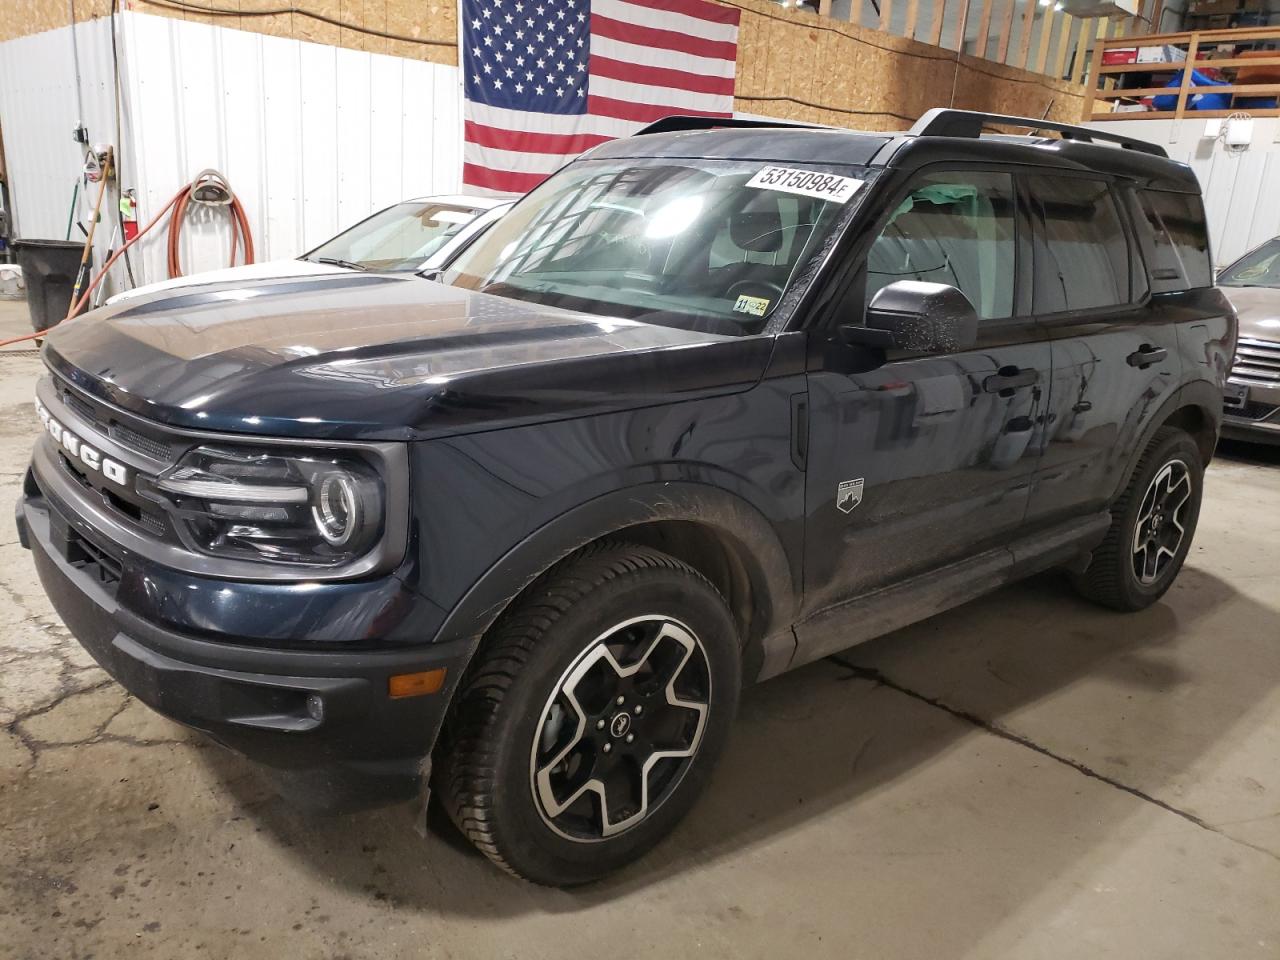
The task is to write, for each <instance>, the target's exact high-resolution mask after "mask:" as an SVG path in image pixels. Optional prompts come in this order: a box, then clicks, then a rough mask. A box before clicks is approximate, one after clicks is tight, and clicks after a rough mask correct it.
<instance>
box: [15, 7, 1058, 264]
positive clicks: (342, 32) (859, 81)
mask: <svg viewBox="0 0 1280 960" xmlns="http://www.w3.org/2000/svg"><path fill="white" fill-rule="evenodd" d="M8 2H11V3H16V4H18V5H19V6H20V7H21V8H23V10H25V11H26V13H25V14H24V15H22V16H20V17H17V18H13V19H7V20H6V23H5V24H4V25H2V26H0V36H4V35H13V34H21V33H27V34H29V35H27V36H16V37H15V38H14V39H10V40H7V41H5V42H0V128H3V130H4V136H5V142H6V147H7V149H8V153H9V161H10V175H11V180H12V195H13V199H14V206H15V221H16V228H17V230H18V235H19V236H24V237H28V238H35V237H55V238H56V237H62V236H64V233H65V229H66V223H67V211H68V208H69V205H70V201H71V191H72V187H73V185H74V183H75V180H76V176H77V172H78V170H79V168H80V156H81V154H80V147H79V145H78V144H76V143H74V142H73V141H72V140H71V136H70V133H71V130H72V129H73V128H74V126H75V124H76V117H75V112H76V109H75V96H74V89H75V80H74V69H73V60H72V56H71V41H70V37H71V33H72V30H71V28H70V27H67V26H62V27H58V28H56V29H45V30H43V31H42V32H39V33H31V32H30V31H31V30H32V29H34V28H39V27H44V26H45V25H46V24H50V23H56V22H58V20H59V18H61V21H62V22H63V23H66V20H67V6H66V3H65V2H64V0H8ZM184 2H185V3H186V6H187V7H190V6H191V5H192V4H193V3H194V4H196V5H197V6H200V5H203V6H204V7H206V8H211V7H217V8H219V9H226V10H229V9H237V10H240V11H242V14H237V15H234V16H212V15H210V14H208V13H199V12H195V11H193V10H190V9H183V10H176V9H175V8H174V7H173V6H172V2H171V0H165V3H166V4H169V5H161V4H160V3H159V2H153V3H148V2H146V0H127V3H126V6H127V8H128V9H127V10H126V11H125V12H122V13H120V14H118V15H117V17H116V18H115V19H116V23H117V25H118V27H117V43H118V47H119V56H120V63H121V69H122V86H123V96H122V120H121V122H122V125H123V138H122V139H123V143H124V145H125V156H124V169H123V173H124V177H123V183H124V185H125V186H132V187H135V188H136V189H137V191H138V195H139V218H140V219H141V220H142V221H143V222H145V221H146V220H147V219H149V217H150V216H151V215H152V214H153V213H154V212H155V211H156V210H159V209H160V208H161V207H162V206H163V205H164V203H165V202H167V201H168V199H169V198H170V197H171V196H172V195H173V193H174V192H175V191H176V190H177V188H178V187H179V186H180V185H181V184H183V183H186V182H188V181H189V180H190V179H191V178H192V177H193V176H195V175H196V174H197V173H199V172H200V171H201V170H203V169H205V168H207V167H213V168H216V169H218V170H219V171H221V172H222V173H223V174H225V175H226V176H227V177H228V179H229V180H230V182H231V184H232V186H233V188H234V189H235V191H236V192H237V194H238V195H239V196H240V198H241V200H242V202H243V203H244V205H245V209H246V213H247V215H248V218H249V221H250V224H251V226H252V229H253V232H254V240H255V244H256V248H257V249H256V252H257V259H259V260H266V259H276V258H282V257H293V256H297V255H298V254H300V253H302V252H305V251H306V250H307V249H309V248H310V247H312V246H314V245H316V244H317V243H319V242H321V241H322V240H324V239H326V238H327V237H329V236H331V235H332V234H333V233H335V232H336V231H337V230H339V229H341V228H343V227H346V226H349V225H350V224H351V223H353V222H355V221H356V220H359V219H360V218H362V217H364V216H366V215H368V214H369V213H370V212H372V211H373V210H376V209H378V208H379V207H380V206H384V205H386V204H388V203H391V202H394V201H395V200H398V199H401V198H403V197H406V196H412V195H417V194H423V193H446V192H453V191H455V190H457V189H458V186H459V183H460V179H461V145H462V121H461V116H460V108H461V103H460V78H459V73H458V68H457V67H456V66H454V65H453V64H454V62H455V61H456V55H457V51H456V47H455V46H453V43H454V41H455V39H456V34H455V33H454V31H456V28H457V16H456V4H453V3H448V2H443V0H432V2H427V3H422V2H420V0H377V2H370V3H366V4H364V5H363V6H361V5H360V4H356V3H352V2H346V0H340V2H336V3H334V2H322V0H295V2H294V3H293V4H292V8H293V9H295V10H298V11H301V10H312V11H313V12H316V13H320V14H322V15H323V16H327V17H331V18H333V19H340V20H342V21H343V22H344V23H349V24H353V25H356V26H360V27H362V28H363V29H364V30H365V31H368V30H372V31H374V32H382V33H390V34H395V35H397V36H401V37H414V38H420V39H419V40H417V41H416V42H411V41H409V40H395V39H390V38H388V37H377V36H372V35H370V34H369V33H368V32H361V31H359V30H355V29H347V28H343V27H339V26H335V25H333V24H329V23H324V22H322V21H320V20H317V19H315V18H313V17H308V16H304V15H303V14H302V13H297V12H295V13H286V14H275V15H271V16H253V15H251V12H252V11H253V10H254V9H258V10H263V9H268V8H270V9H280V6H279V5H278V4H270V3H267V2H266V0H263V2H259V0H217V2H216V3H215V2H214V0H184ZM733 5H734V6H736V7H738V8H739V9H741V11H742V19H741V28H740V32H739V45H738V64H737V78H736V83H737V98H736V101H735V105H736V107H737V109H738V111H739V112H741V113H744V114H749V115H752V116H770V117H779V118H783V119H791V120H801V121H808V122H820V123H829V124H832V125H836V126H845V127H856V128H862V129H902V128H903V127H905V126H907V125H909V124H910V123H911V122H912V121H914V120H915V119H916V118H917V117H918V116H919V115H920V114H921V113H923V112H924V111H925V110H927V109H928V108H930V107H934V106H946V105H953V106H957V107H964V108H970V109H983V110H991V111H996V112H1004V113H1015V114H1020V115H1026V116H1036V117H1040V116H1046V115H1047V116H1049V117H1050V118H1053V119H1062V120H1068V121H1076V120H1078V119H1079V118H1080V115H1081V111H1082V109H1083V102H1084V95H1083V94H1084V91H1083V88H1082V87H1081V86H1080V85H1078V84H1071V83H1067V82H1063V81H1058V80H1055V79H1052V78H1050V77H1047V76H1045V75H1043V74H1037V73H1032V72H1030V71H1025V70H1020V69H1016V68H1013V67H1008V66H1005V65H1003V64H998V63H995V62H992V61H989V60H984V59H980V58H977V57H972V56H968V55H964V54H960V53H957V52H956V51H954V50H947V49H943V48H942V47H936V46H930V45H929V44H925V43H920V42H918V41H913V40H906V39H903V38H901V37H895V36H891V35H889V34H886V33H882V32H879V31H877V30H870V29H865V28H862V27H859V26H855V25H853V24H848V23H839V22H836V21H832V20H830V19H827V18H818V17H816V16H813V15H812V14H808V13H799V12H797V11H795V10H789V11H788V10H783V9H782V8H780V7H779V6H778V5H777V4H775V3H770V2H767V0H734V3H733ZM414 10H418V11H420V12H421V15H420V16H418V17H416V18H415V17H414V16H413V15H412V12H413V11H414ZM142 11H146V12H142ZM109 12H110V4H109V2H108V0H77V6H76V16H77V18H78V19H84V20H85V21H86V22H82V23H80V25H79V26H78V27H77V28H76V37H77V42H78V44H79V46H80V61H81V81H82V82H81V85H82V89H83V90H84V100H85V105H84V122H85V123H86V125H87V126H88V127H89V133H90V138H91V140H92V141H93V142H115V140H116V137H115V135H114V103H113V101H112V98H111V89H112V61H111V56H110V52H111V49H110V39H111V30H110V23H111V20H110V18H109V17H107V16H106V14H108V13H109ZM90 17H93V18H95V19H88V18H90ZM443 37H449V40H448V41H444V40H443V39H441V38H443ZM441 44H445V45H441ZM91 199H92V196H91V195H90V197H89V198H88V200H86V199H85V198H83V197H82V198H81V201H80V211H79V213H78V217H79V218H80V219H82V220H86V222H87V217H88V205H89V203H90V202H91ZM225 223H226V220H225V215H224V214H221V213H220V212H216V211H209V210H205V209H201V208H196V214H195V215H194V216H193V217H192V218H191V219H190V220H189V222H188V223H187V225H186V227H185V228H184V234H183V251H182V256H183V267H184V269H185V270H186V271H187V272H192V271H194V270H199V269H209V268H212V267H217V266H222V265H224V264H225V262H226V259H227V254H228V252H229V233H228V231H227V229H226V226H225ZM110 232H111V231H110V230H109V229H106V230H104V231H103V233H104V236H102V237H101V238H100V245H101V247H102V248H105V246H106V243H107V242H108V239H109V237H110ZM160 239H161V240H162V238H160ZM135 249H136V250H139V251H140V256H139V258H137V259H136V260H135V267H139V263H138V261H139V260H140V261H141V263H140V268H139V269H136V270H135V273H136V274H140V275H139V276H138V277H137V279H138V280H139V281H140V282H141V281H142V280H154V279H159V278H162V277H163V276H164V275H165V251H164V243H163V242H154V241H151V242H144V243H142V244H139V246H138V247H136V248H135ZM98 262H99V263H100V262H101V257H99V259H98ZM113 279H114V278H113Z"/></svg>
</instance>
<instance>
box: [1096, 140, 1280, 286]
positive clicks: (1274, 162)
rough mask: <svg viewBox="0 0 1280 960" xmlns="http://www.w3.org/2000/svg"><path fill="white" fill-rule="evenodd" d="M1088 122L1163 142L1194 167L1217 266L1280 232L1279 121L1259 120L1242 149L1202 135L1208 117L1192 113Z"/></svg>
mask: <svg viewBox="0 0 1280 960" xmlns="http://www.w3.org/2000/svg"><path fill="white" fill-rule="evenodd" d="M1086 126H1089V127H1093V128H1094V129H1096V130H1102V131H1104V132H1106V133H1119V134H1123V135H1124V136H1126V137H1137V138H1138V139H1139V140H1147V141H1149V142H1151V143H1155V144H1159V145H1160V146H1162V147H1164V149H1165V150H1166V151H1167V152H1168V154H1169V156H1170V157H1172V158H1173V159H1174V160H1181V161H1182V162H1183V163H1186V164H1189V165H1190V166H1191V169H1192V170H1194V171H1195V174H1196V179H1198V180H1199V181H1200V188H1201V190H1202V191H1203V192H1204V208H1205V215H1206V217H1207V219H1208V221H1209V242H1210V244H1211V246H1212V248H1213V263H1214V266H1216V267H1225V266H1226V265H1227V264H1229V263H1231V262H1232V261H1233V260H1236V259H1238V258H1239V257H1240V256H1241V255H1242V254H1245V253H1248V252H1249V251H1250V250H1252V249H1253V248H1254V247H1256V246H1257V245H1258V244H1260V243H1262V242H1263V241H1264V240H1270V239H1271V238H1272V237H1274V236H1278V235H1280V191H1277V190H1276V188H1275V186H1274V185H1275V184H1280V119H1277V118H1267V117H1257V118H1255V119H1254V121H1253V140H1252V142H1251V143H1250V144H1249V146H1247V147H1245V148H1244V149H1241V150H1229V149H1227V147H1226V146H1225V145H1224V144H1223V143H1222V141H1221V140H1220V139H1213V138H1210V137H1206V136H1204V133H1205V121H1204V120H1195V119H1193V118H1190V117H1189V118H1187V119H1185V120H1181V121H1178V120H1121V121H1115V120H1108V121H1105V122H1101V123H1090V124H1086ZM1228 224H1229V225H1230V227H1228Z"/></svg>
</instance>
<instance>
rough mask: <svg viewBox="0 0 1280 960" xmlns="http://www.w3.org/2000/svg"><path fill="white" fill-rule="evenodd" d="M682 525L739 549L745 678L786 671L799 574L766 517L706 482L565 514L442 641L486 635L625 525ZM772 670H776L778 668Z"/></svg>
mask: <svg viewBox="0 0 1280 960" xmlns="http://www.w3.org/2000/svg"><path fill="white" fill-rule="evenodd" d="M660 520H684V521H689V522H692V523H696V524H699V525H701V526H703V527H707V528H710V529H711V530H712V531H713V532H715V533H716V534H717V535H718V536H719V537H721V538H723V539H724V540H726V541H727V542H728V543H729V544H730V545H731V546H732V548H733V549H734V552H735V555H736V558H737V559H738V560H739V561H740V562H741V563H742V565H743V566H744V567H745V569H746V573H747V577H748V579H749V581H750V585H751V595H752V600H753V610H752V612H751V613H752V616H751V623H752V630H751V631H750V635H749V636H746V637H743V643H744V650H743V658H744V664H743V665H744V673H743V675H744V677H752V678H754V677H756V676H759V675H760V674H762V673H764V672H768V673H769V674H770V675H772V673H777V672H781V670H782V669H785V666H786V663H787V662H788V661H789V660H790V658H791V654H792V653H793V652H794V646H795V637H794V635H793V634H792V632H791V625H792V623H793V622H794V620H795V614H796V611H797V609H798V605H799V596H800V589H799V583H798V580H797V578H798V576H799V570H798V569H793V567H792V564H791V562H790V561H789V560H788V558H787V554H786V551H785V549H784V548H783V545H782V541H781V539H780V538H779V537H778V535H777V533H776V532H775V530H774V529H773V526H772V525H771V524H770V522H769V521H768V520H767V519H766V518H765V516H764V515H763V514H762V513H761V512H760V511H759V510H758V509H757V508H756V507H754V506H752V505H751V504H750V503H749V502H748V501H746V500H744V499H743V498H741V497H739V496H737V495H735V494H733V493H729V492H728V491H726V490H724V489H722V488H719V487H714V486H710V485H708V484H703V483H696V482H687V481H674V482H656V483H646V484H642V485H638V486H632V487H627V488H624V489H621V490H615V491H612V492H610V493H606V494H603V495H601V496H599V497H596V498H594V499H592V500H589V501H587V502H586V503H583V504H581V505H580V506H577V507H574V508H573V509H571V510H569V511H567V512H565V513H562V514H560V515H559V516H558V517H556V519H554V520H552V521H550V522H549V523H547V524H545V525H544V526H542V527H540V528H539V529H538V530H536V531H534V532H533V533H532V534H530V535H529V536H528V537H526V538H525V539H524V540H522V541H521V542H520V543H518V544H517V545H516V546H514V547H512V548H511V549H510V550H509V551H508V552H507V553H506V554H505V555H504V556H502V557H501V558H500V559H499V560H498V561H497V562H495V563H494V564H493V565H492V566H491V567H489V569H488V570H486V571H485V573H484V574H482V575H481V576H480V578H479V579H478V580H477V581H476V582H475V583H474V584H472V585H471V587H470V588H469V589H468V590H467V592H466V593H465V594H464V595H463V597H462V599H461V600H460V601H458V603H457V604H456V605H455V606H454V608H453V609H452V610H451V611H450V612H449V614H448V616H447V617H446V618H445V621H444V623H443V624H442V625H441V626H440V629H439V631H438V632H437V634H436V638H435V641H436V642H437V643H441V642H446V641H455V640H460V639H464V638H466V639H470V641H471V643H470V648H469V650H468V653H467V659H468V660H470V658H471V657H473V656H474V655H475V652H476V650H477V649H478V648H479V645H480V641H481V639H482V638H483V636H484V634H485V633H486V632H487V631H488V630H489V628H490V627H491V626H492V625H493V624H494V622H495V621H496V620H497V619H498V617H499V616H500V615H501V614H502V612H503V611H504V610H506V608H507V607H508V606H509V605H510V603H511V602H512V601H513V600H515V599H516V598H517V597H518V596H519V595H520V594H521V593H522V592H523V591H524V590H525V588H526V587H528V585H529V584H530V583H532V582H533V581H534V580H535V579H537V578H538V577H539V576H540V575H542V574H543V573H545V572H546V571H547V570H549V569H550V568H551V567H553V566H554V565H555V564H557V563H559V562H560V561H561V560H563V559H564V558H565V557H567V556H568V555H569V554H571V553H573V551H575V550H577V549H579V548H580V547H583V546H585V545H586V544H588V543H592V542H593V541H596V540H599V539H601V538H602V537H607V536H610V535H613V534H620V535H623V536H624V537H625V531H626V529H627V528H628V527H634V526H638V525H640V524H644V523H651V522H654V521H660ZM775 664H778V665H777V666H775Z"/></svg>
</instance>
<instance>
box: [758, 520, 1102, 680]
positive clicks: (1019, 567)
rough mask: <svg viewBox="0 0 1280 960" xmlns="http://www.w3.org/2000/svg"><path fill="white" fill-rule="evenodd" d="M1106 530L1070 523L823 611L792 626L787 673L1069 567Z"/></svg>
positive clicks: (1086, 522) (1094, 524) (1090, 524)
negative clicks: (792, 651)
mask: <svg viewBox="0 0 1280 960" xmlns="http://www.w3.org/2000/svg"><path fill="white" fill-rule="evenodd" d="M1110 526H1111V514H1110V513H1109V512H1105V511H1104V512H1102V513H1097V514H1093V515H1092V516H1089V517H1086V518H1084V519H1083V520H1072V521H1070V522H1068V523H1063V524H1059V525H1057V526H1054V527H1050V528H1049V529H1047V530H1042V531H1040V532H1038V533H1035V534H1033V535H1031V536H1027V537H1023V538H1022V539H1019V540H1015V541H1013V542H1012V543H1008V544H1006V545H1004V546H1002V547H996V548H994V549H992V550H988V551H986V552H984V553H980V554H978V555H977V556H974V557H969V558H966V559H964V560H957V561H956V562H955V563H951V564H948V565H947V566H945V567H941V568H938V569H934V570H929V571H927V572H925V573H922V574H918V575H917V576H915V577H912V578H911V579H910V580H906V581H903V582H902V583H898V584H894V585H893V586H891V587H885V588H883V589H881V590H877V591H876V592H874V593H868V594H864V595H863V596H861V597H855V598H853V599H852V600H846V601H845V602H844V603H841V604H838V605H836V606H834V607H829V608H827V609H826V610H823V611H821V612H819V613H816V614H814V615H813V616H811V617H809V618H808V619H806V620H803V621H801V622H800V623H797V624H796V625H795V634H796V653H795V656H794V657H793V658H792V660H791V663H790V664H789V665H788V666H787V669H788V670H790V669H792V668H793V667H799V666H802V665H803V664H806V663H812V662H813V661H814V660H820V659H821V658H822V657H825V656H828V655H830V654H833V653H837V652H839V651H840V650H845V649H848V648H849V647H852V646H855V645H856V644H859V643H863V642H865V641H867V640H873V639H875V638H876V637H880V636H883V635H884V634H886V633H891V632H892V631H894V630H898V629H901V628H902V627H905V626H908V625H910V624H912V623H916V622H918V621H920V620H924V619H927V618H928V617H931V616H933V615H934V614H935V613H942V612H943V611H944V610H950V609H951V608H952V607H956V606H959V605H960V604H962V603H967V602H968V601H970V600H973V599H974V598H976V597H979V596H981V595H982V594H984V593H989V592H990V591H992V590H994V589H996V588H997V587H1000V586H1003V585H1004V584H1006V583H1012V582H1014V581H1015V580H1021V579H1022V578H1023V577H1027V576H1030V575H1031V574H1034V573H1039V572H1040V571H1042V570H1047V569H1049V568H1050V567H1056V566H1061V565H1064V564H1067V563H1070V562H1071V561H1072V560H1075V559H1076V558H1078V557H1079V556H1080V555H1081V554H1083V553H1087V552H1088V551H1090V550H1092V549H1093V548H1094V547H1096V546H1097V545H1098V544H1099V543H1100V542H1101V541H1102V538H1103V537H1104V536H1106V533H1107V528H1108V527H1110ZM762 679H763V678H762Z"/></svg>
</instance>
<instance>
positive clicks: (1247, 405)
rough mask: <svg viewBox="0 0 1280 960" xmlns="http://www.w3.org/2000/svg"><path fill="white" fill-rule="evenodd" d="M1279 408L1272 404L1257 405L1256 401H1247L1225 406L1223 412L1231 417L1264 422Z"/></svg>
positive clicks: (1279, 408)
mask: <svg viewBox="0 0 1280 960" xmlns="http://www.w3.org/2000/svg"><path fill="white" fill-rule="evenodd" d="M1277 410H1280V407H1277V406H1276V405H1275V404H1274V403H1259V402H1258V401H1257V400H1247V401H1245V402H1244V403H1238V404H1226V405H1225V406H1224V411H1225V412H1226V413H1227V414H1228V415H1229V416H1232V417H1244V418H1245V419H1247V420H1265V419H1267V417H1269V416H1271V415H1272V414H1273V413H1275V412H1276V411H1277Z"/></svg>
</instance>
